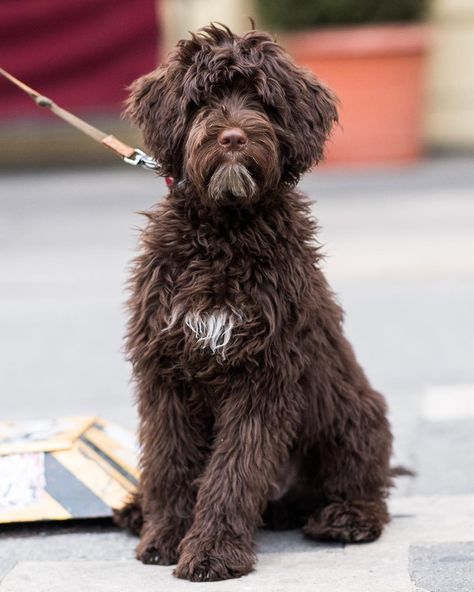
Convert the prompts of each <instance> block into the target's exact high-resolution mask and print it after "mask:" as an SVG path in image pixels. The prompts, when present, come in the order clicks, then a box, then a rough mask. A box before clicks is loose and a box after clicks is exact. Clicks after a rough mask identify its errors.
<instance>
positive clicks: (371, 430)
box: [303, 390, 391, 543]
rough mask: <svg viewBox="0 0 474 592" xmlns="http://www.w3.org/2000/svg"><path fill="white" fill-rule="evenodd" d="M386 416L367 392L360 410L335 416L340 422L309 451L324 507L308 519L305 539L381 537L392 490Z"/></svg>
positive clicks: (372, 393) (350, 540) (380, 402)
mask: <svg viewBox="0 0 474 592" xmlns="http://www.w3.org/2000/svg"><path fill="white" fill-rule="evenodd" d="M385 411H386V410H385V404H384V402H383V399H382V397H381V396H380V395H379V394H378V393H376V392H375V391H372V390H367V392H365V393H362V394H361V399H360V400H359V408H357V406H355V407H354V409H352V411H351V414H350V415H349V416H348V415H347V414H346V415H345V419H342V418H343V417H344V415H343V413H342V411H340V413H337V412H336V417H338V418H340V421H337V420H336V422H335V424H334V425H333V426H332V427H331V430H330V433H327V434H326V435H325V436H324V437H322V438H321V441H320V442H319V443H318V445H317V446H315V447H314V449H313V451H312V453H313V455H314V465H313V466H317V467H318V468H317V469H316V473H317V474H315V475H314V476H313V483H314V484H315V485H316V484H317V486H319V488H320V493H321V499H324V500H325V502H324V504H323V505H322V506H321V507H319V508H318V509H317V510H316V511H315V512H313V514H312V515H311V516H310V517H309V518H308V521H307V523H306V525H305V526H304V527H303V532H304V533H305V535H306V536H308V537H310V538H314V539H318V540H335V541H341V542H344V543H355V542H369V541H374V540H375V539H377V538H378V537H379V536H380V535H381V533H382V530H383V528H384V526H385V524H386V523H387V522H389V514H388V510H387V505H386V502H385V499H386V496H387V491H388V488H389V487H390V485H391V471H390V466H389V458H390V452H391V434H390V429H389V425H388V422H387V420H386V417H385ZM328 432H329V431H328ZM308 460H309V461H310V460H311V459H308ZM308 460H307V463H306V464H307V466H308V465H309V462H308Z"/></svg>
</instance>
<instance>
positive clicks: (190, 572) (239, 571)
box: [173, 539, 255, 582]
mask: <svg viewBox="0 0 474 592" xmlns="http://www.w3.org/2000/svg"><path fill="white" fill-rule="evenodd" d="M254 563H255V555H254V553H253V552H252V550H251V549H248V548H246V546H245V545H242V544H239V543H238V542H237V543H236V542H235V541H234V542H231V541H229V540H222V539H221V540H220V542H213V543H212V544H206V543H202V542H200V541H199V539H191V540H187V541H186V544H185V545H184V546H183V547H182V550H181V553H180V558H179V562H178V565H177V566H176V569H175V570H174V572H173V573H174V575H175V576H176V577H177V578H181V579H183V580H191V581H192V582H206V581H207V582H210V581H216V580H229V579H231V578H240V577H241V576H244V575H246V574H248V573H250V572H251V571H252V570H253V565H254Z"/></svg>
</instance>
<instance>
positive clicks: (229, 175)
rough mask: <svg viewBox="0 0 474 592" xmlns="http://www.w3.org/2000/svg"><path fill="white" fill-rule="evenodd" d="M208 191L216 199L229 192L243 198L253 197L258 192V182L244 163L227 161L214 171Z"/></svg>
mask: <svg viewBox="0 0 474 592" xmlns="http://www.w3.org/2000/svg"><path fill="white" fill-rule="evenodd" d="M208 191H209V196H210V197H211V198H212V199H215V200H219V199H221V198H222V197H223V196H225V195H228V194H231V195H233V196H235V197H238V198H242V199H244V198H252V197H253V196H254V195H255V194H256V192H257V183H256V182H255V181H254V179H253V177H252V175H251V174H250V172H249V170H248V169H247V167H245V166H244V165H243V164H241V163H238V162H225V163H223V164H221V165H219V166H218V168H217V169H216V170H215V171H214V173H213V175H212V177H211V180H210V182H209V187H208Z"/></svg>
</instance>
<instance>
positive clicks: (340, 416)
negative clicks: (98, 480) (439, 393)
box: [117, 25, 391, 581]
mask: <svg viewBox="0 0 474 592" xmlns="http://www.w3.org/2000/svg"><path fill="white" fill-rule="evenodd" d="M127 112H128V115H129V116H130V117H131V118H132V120H134V121H135V122H136V123H137V124H138V125H139V126H140V127H141V128H142V130H143V132H144V136H145V140H146V144H147V146H148V148H149V149H150V151H151V152H152V154H153V155H154V156H155V157H156V158H157V159H158V160H159V161H160V163H161V164H162V165H163V167H164V172H165V173H166V174H168V175H171V176H173V177H174V180H175V182H174V184H173V186H172V187H171V190H170V193H169V195H168V196H167V198H166V199H165V200H164V201H163V202H162V203H160V204H159V205H158V206H157V207H156V208H155V209H153V210H151V211H150V212H149V213H147V216H148V225H147V227H146V229H145V231H144V232H143V235H142V239H141V254H140V255H139V257H138V258H137V259H136V261H135V266H134V270H133V275H132V281H131V287H132V297H131V300H130V310H131V318H130V323H129V331H128V351H129V354H130V358H131V360H132V362H133V369H134V376H135V380H136V385H137V398H138V406H139V415H140V442H141V446H142V455H141V470H142V473H141V481H140V487H139V493H138V494H137V496H136V498H135V499H134V500H132V501H131V503H130V504H129V505H128V506H126V508H125V509H124V510H123V511H122V512H121V513H119V514H118V515H117V520H118V522H119V523H120V524H122V525H123V526H128V527H129V528H131V529H133V530H135V531H140V534H141V541H140V544H139V545H138V549H137V556H138V558H139V559H141V560H142V561H143V562H144V563H158V564H172V563H177V567H176V569H175V572H174V573H175V575H176V576H178V577H180V578H187V579H189V580H194V581H196V580H220V579H225V578H234V577H238V576H241V575H243V574H246V573H248V572H250V571H251V570H252V568H253V565H254V562H255V542H254V540H255V531H256V528H257V527H258V526H259V525H261V524H262V523H266V524H267V525H270V526H273V527H276V528H280V527H281V528H285V527H294V526H296V525H299V526H302V527H303V531H304V533H305V534H306V535H307V536H308V537H311V538H314V539H331V540H337V541H344V542H359V541H373V540H374V539H376V538H377V537H378V536H379V535H380V533H381V532H382V529H383V526H384V524H385V523H386V522H387V521H388V519H389V517H388V513H387V508H386V503H385V498H386V495H387V489H388V487H389V486H390V484H391V472H390V468H389V456H390V451H391V434H390V429H389V425H388V422H387V419H386V406H385V403H384V400H383V398H382V396H381V395H380V394H379V393H377V392H376V391H374V390H373V389H372V387H371V386H370V384H369V382H368V381H367V378H366V377H365V375H364V372H363V371H362V369H361V368H360V366H359V365H358V363H357V361H356V359H355V357H354V353H353V351H352V348H351V346H350V344H349V343H348V342H347V340H346V339H345V337H344V335H343V331H342V312H341V309H340V308H339V306H338V305H337V304H336V302H335V299H334V296H333V294H332V293H331V290H330V289H329V287H328V285H327V283H326V280H325V278H324V277H323V274H322V272H321V270H320V267H319V263H320V255H319V253H318V249H317V247H316V246H315V243H314V232H315V223H314V222H313V221H312V219H311V217H310V210H309V206H308V204H307V202H306V201H305V199H304V197H303V196H302V195H301V194H299V193H298V192H297V191H295V189H294V187H295V185H296V183H297V181H298V179H299V178H300V176H301V175H302V174H303V173H304V172H305V171H307V170H308V169H309V168H310V167H311V166H313V165H314V164H315V163H317V162H318V161H319V160H320V159H321V158H322V156H323V149H324V143H325V141H326V139H327V138H328V135H329V134H330V131H331V128H332V126H333V124H334V122H336V121H337V111H336V100H335V98H334V96H333V94H332V93H331V92H330V91H329V90H328V89H327V88H325V87H324V85H323V84H321V82H319V81H318V80H317V79H316V78H314V76H312V75H311V74H310V73H309V72H307V71H305V70H303V69H301V68H298V67H297V66H295V65H294V64H293V63H292V61H291V59H290V58H289V56H288V55H287V54H286V53H285V51H284V50H283V49H282V48H281V47H280V46H279V45H278V44H277V43H275V42H274V41H273V40H272V38H271V37H270V36H269V35H268V34H266V33H262V32H258V31H250V32H249V33H247V34H245V35H243V36H241V37H240V36H237V35H235V34H233V33H232V32H231V31H230V30H228V29H227V28H225V27H223V26H215V25H211V26H209V27H206V28H205V29H203V30H201V31H200V32H198V33H197V34H195V35H192V37H191V39H189V40H186V41H181V42H180V43H179V44H178V46H177V49H176V50H175V51H174V53H173V54H172V55H171V57H170V59H169V62H168V63H167V64H166V65H164V66H162V67H160V68H158V69H157V70H156V71H155V72H152V73H151V74H149V75H147V76H144V77H143V78H141V79H139V80H138V81H137V82H136V83H135V84H134V86H133V89H132V94H131V98H130V100H129V103H128V110H127Z"/></svg>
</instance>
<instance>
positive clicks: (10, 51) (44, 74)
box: [0, 0, 158, 121]
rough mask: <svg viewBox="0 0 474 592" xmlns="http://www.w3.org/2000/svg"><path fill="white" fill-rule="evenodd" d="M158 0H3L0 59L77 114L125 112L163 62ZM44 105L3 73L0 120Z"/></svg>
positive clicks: (28, 114)
mask: <svg viewBox="0 0 474 592" xmlns="http://www.w3.org/2000/svg"><path fill="white" fill-rule="evenodd" d="M157 47H158V31H157V18H156V13H155V2H154V0H1V2H0V66H1V67H3V68H4V69H5V70H8V71H9V72H10V73H11V74H13V75H14V76H16V77H17V78H20V79H22V80H24V82H26V83H27V84H29V85H30V86H32V87H33V88H35V89H36V90H38V91H39V92H41V93H43V94H45V95H47V96H49V97H50V98H52V99H53V100H54V101H56V102H57V103H58V104H59V105H61V106H62V107H64V108H66V109H69V110H71V111H74V112H77V113H95V114H99V113H101V114H110V115H112V116H116V115H118V114H119V113H120V110H121V103H122V101H123V100H124V98H125V96H126V90H125V88H126V86H127V85H128V84H130V82H132V80H134V79H135V78H136V77H137V76H139V75H141V74H143V73H145V72H147V71H149V70H151V69H152V68H154V67H155V65H156V62H157ZM42 115H43V113H42V111H41V109H39V108H38V107H36V106H35V105H34V103H33V102H32V101H31V99H29V98H28V97H27V96H26V95H23V93H21V91H19V90H17V89H16V88H15V87H13V86H11V85H10V83H7V82H6V81H5V80H4V79H3V78H2V77H0V119H1V120H3V121H5V120H15V119H19V118H28V119H31V118H38V117H41V116H42Z"/></svg>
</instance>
